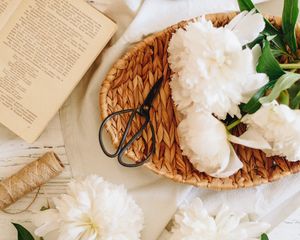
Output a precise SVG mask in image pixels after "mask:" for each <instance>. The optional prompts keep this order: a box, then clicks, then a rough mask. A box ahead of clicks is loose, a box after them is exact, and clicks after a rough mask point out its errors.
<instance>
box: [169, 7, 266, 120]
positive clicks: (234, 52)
mask: <svg viewBox="0 0 300 240" xmlns="http://www.w3.org/2000/svg"><path fill="white" fill-rule="evenodd" d="M252 20H255V23H256V24H255V25H252V24H251V26H252V27H250V28H249V25H248V24H249V23H250V22H251V21H252ZM263 27H264V21H263V17H262V16H261V15H260V14H258V13H256V14H253V13H252V12H250V13H248V14H246V13H245V12H243V13H241V14H240V15H238V16H236V17H235V18H234V19H233V20H232V24H229V25H228V27H220V28H216V27H214V26H213V24H212V23H211V22H210V21H206V20H205V19H204V18H202V19H201V20H200V21H198V22H194V23H190V24H189V25H188V26H186V29H178V30H177V32H176V33H175V34H174V35H173V37H172V39H171V40H170V43H169V48H168V52H169V59H168V60H169V63H170V67H171V69H172V71H173V75H172V81H171V83H170V84H171V88H172V96H173V99H174V102H175V104H176V105H177V108H178V110H179V111H181V112H182V113H184V114H187V113H188V112H189V109H190V108H196V110H200V109H205V110H207V111H209V112H211V113H214V114H215V115H216V116H217V117H218V118H220V119H225V118H226V115H227V113H229V114H230V115H231V116H234V115H236V116H240V111H239V108H238V105H239V104H240V103H241V102H246V101H248V100H249V98H250V96H251V95H252V94H253V93H254V92H255V91H256V90H257V89H259V88H260V87H261V86H263V85H264V84H265V83H267V81H268V79H267V76H266V74H262V73H260V74H258V73H256V69H255V68H256V64H257V60H258V56H259V55H260V48H259V47H258V46H257V47H256V48H254V50H253V51H252V50H250V49H248V48H245V49H243V44H244V42H245V39H247V41H252V40H253V39H254V38H255V37H257V36H258V34H259V32H260V31H261V30H262V29H263ZM242 29H247V31H242ZM246 32H247V35H245V34H244V33H246ZM250 38H251V39H250ZM258 54H259V55H258Z"/></svg>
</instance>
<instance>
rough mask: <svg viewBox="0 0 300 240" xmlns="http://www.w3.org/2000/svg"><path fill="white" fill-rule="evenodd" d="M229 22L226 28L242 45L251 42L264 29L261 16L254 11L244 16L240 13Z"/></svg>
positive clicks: (243, 13)
mask: <svg viewBox="0 0 300 240" xmlns="http://www.w3.org/2000/svg"><path fill="white" fill-rule="evenodd" d="M231 22H232V23H231ZM231 22H230V23H229V24H228V25H227V26H226V27H227V28H229V29H231V30H232V31H233V32H234V33H235V34H236V35H237V37H238V38H239V40H240V42H241V44H242V45H245V44H247V43H250V42H252V41H253V40H254V39H255V38H257V37H258V35H259V33H260V32H261V31H263V30H264V28H265V22H264V18H263V16H262V15H261V14H260V13H255V10H254V9H253V10H251V11H250V12H249V13H247V12H246V14H245V12H241V13H240V14H238V15H237V16H236V17H234V18H233V19H232V20H231Z"/></svg>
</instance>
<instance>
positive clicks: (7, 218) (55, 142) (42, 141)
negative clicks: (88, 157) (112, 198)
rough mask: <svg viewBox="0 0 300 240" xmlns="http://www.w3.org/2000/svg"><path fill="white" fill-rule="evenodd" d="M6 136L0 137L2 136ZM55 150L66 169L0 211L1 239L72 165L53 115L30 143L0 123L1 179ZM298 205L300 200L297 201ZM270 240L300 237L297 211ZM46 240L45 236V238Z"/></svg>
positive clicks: (53, 192) (275, 10)
mask: <svg viewBox="0 0 300 240" xmlns="http://www.w3.org/2000/svg"><path fill="white" fill-rule="evenodd" d="M282 2H283V0H275V1H274V0H273V1H272V2H269V3H263V4H261V5H260V9H261V10H262V11H263V12H267V13H270V14H277V15H278V14H279V15H280V13H281V9H282V7H281V5H282ZM4 135H5V136H6V137H5V138H1V136H4ZM49 150H53V151H55V152H56V153H57V154H58V155H59V157H60V158H61V160H62V161H63V162H64V164H65V166H66V169H65V171H64V173H63V174H62V175H60V176H59V177H58V178H56V179H54V180H52V181H50V182H49V183H47V184H46V185H45V186H43V187H42V189H41V193H40V195H39V197H38V199H37V201H36V202H35V203H34V205H33V206H32V207H31V208H30V209H29V210H28V211H26V212H24V213H22V214H17V215H8V214H5V213H0V240H15V239H17V238H16V231H15V230H14V228H13V227H12V226H11V225H10V222H11V221H13V222H17V223H21V224H24V225H25V226H26V227H28V228H29V229H31V230H32V229H33V226H32V224H31V219H32V215H33V212H34V211H37V210H39V209H40V207H41V206H43V205H45V204H46V203H47V199H48V198H51V197H53V196H57V195H59V194H61V193H63V192H64V190H65V187H66V184H67V182H68V181H69V179H70V178H71V176H72V173H71V168H70V166H69V164H68V160H67V157H66V154H65V148H64V141H63V138H62V133H61V125H60V120H59V118H58V116H56V117H55V118H54V119H53V120H52V121H51V123H50V124H49V126H48V128H47V129H46V130H45V132H44V133H43V135H42V136H41V137H40V138H39V140H38V141H37V142H35V143H34V144H32V145H29V144H26V143H25V142H24V141H22V140H20V139H19V138H18V137H16V136H15V135H14V134H12V133H10V132H9V131H8V130H6V129H5V128H3V127H1V126H0V176H1V178H4V177H6V176H9V175H11V174H12V173H14V172H16V171H17V170H18V169H20V168H21V167H23V166H24V165H25V164H27V163H29V162H31V161H33V160H35V159H36V158H37V157H39V156H40V155H42V154H44V153H45V152H46V151H49ZM33 196H34V193H32V194H30V195H28V196H26V197H25V198H23V199H22V200H20V201H19V202H18V203H16V204H15V205H13V206H11V208H10V210H11V211H18V210H20V209H23V208H24V206H26V205H28V203H30V201H31V199H32V198H33ZM299 206H300V203H299ZM270 239H271V240H279V239H280V240H283V239H284V240H297V239H299V240H300V210H298V211H295V212H294V213H293V214H292V215H291V216H290V217H289V218H288V219H286V220H285V221H284V222H283V223H281V224H280V225H279V226H278V227H277V228H275V229H274V231H273V233H271V234H270ZM46 240H47V239H46Z"/></svg>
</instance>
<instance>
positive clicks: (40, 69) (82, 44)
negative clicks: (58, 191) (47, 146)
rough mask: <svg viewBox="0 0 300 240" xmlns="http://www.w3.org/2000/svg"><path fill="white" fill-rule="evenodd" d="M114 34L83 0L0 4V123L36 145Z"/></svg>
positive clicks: (16, 0)
mask: <svg viewBox="0 0 300 240" xmlns="http://www.w3.org/2000/svg"><path fill="white" fill-rule="evenodd" d="M115 31H116V25H115V23H113V22H112V21H111V20H110V19H108V18H107V17H105V16H104V15H103V14H101V13H100V12H98V11H97V10H96V9H94V8H93V7H91V6H90V5H89V4H87V3H86V2H85V1H83V0H26V1H24V0H0V123H2V124H3V125H5V126H6V127H7V128H9V129H11V130H12V131H13V132H15V133H16V134H17V135H19V136H20V137H22V138H23V139H25V140H26V141H28V142H33V141H35V140H36V139H37V138H38V136H39V135H40V134H41V132H42V131H43V129H44V128H45V127H46V125H47V123H48V122H49V121H50V119H51V118H52V117H53V116H54V115H55V113H56V112H57V111H58V109H59V107H60V106H61V105H62V104H63V102H64V101H65V100H66V98H67V97H68V95H69V94H70V93H71V92H72V90H73V89H74V88H75V86H76V85H77V83H78V82H79V81H80V79H81V78H82V77H83V75H84V74H85V73H86V71H87V70H88V68H89V67H90V65H91V64H92V63H93V61H94V60H95V59H96V57H97V56H98V55H99V53H100V52H101V50H102V49H103V48H104V46H105V45H106V44H107V42H108V41H109V40H110V38H111V37H112V35H113V34H114V33H115Z"/></svg>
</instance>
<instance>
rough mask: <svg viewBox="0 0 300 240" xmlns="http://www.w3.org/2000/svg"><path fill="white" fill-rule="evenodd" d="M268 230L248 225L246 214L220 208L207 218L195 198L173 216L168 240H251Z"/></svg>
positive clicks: (256, 225) (259, 223)
mask: <svg viewBox="0 0 300 240" xmlns="http://www.w3.org/2000/svg"><path fill="white" fill-rule="evenodd" d="M269 227H270V225H269V224H267V223H263V222H255V221H249V218H248V216H247V214H245V213H237V212H233V211H231V210H230V209H229V208H228V207H227V206H225V205H223V206H222V207H221V208H220V210H219V211H218V213H217V214H216V216H211V215H209V214H208V212H207V210H206V209H205V208H204V206H203V204H202V201H201V200H200V199H199V198H196V199H194V200H193V201H192V202H191V203H190V204H188V205H185V206H182V207H181V208H180V210H179V212H178V213H177V214H176V215H175V224H174V227H173V229H172V231H171V235H170V237H169V238H168V239H169V240H182V239H190V240H196V239H198V240H200V239H205V240H241V239H243V240H254V239H259V237H260V235H261V233H263V232H265V231H266V230H267V229H268V228H269Z"/></svg>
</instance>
